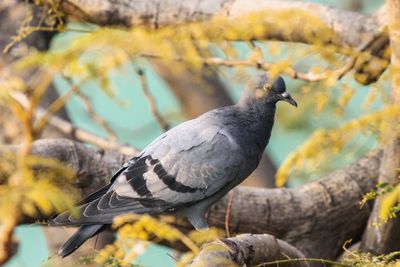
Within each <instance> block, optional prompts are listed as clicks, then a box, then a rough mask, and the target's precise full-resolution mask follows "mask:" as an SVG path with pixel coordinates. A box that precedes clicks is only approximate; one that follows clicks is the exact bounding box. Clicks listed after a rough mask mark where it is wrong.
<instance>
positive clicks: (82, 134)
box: [10, 92, 138, 155]
mask: <svg viewBox="0 0 400 267" xmlns="http://www.w3.org/2000/svg"><path fill="white" fill-rule="evenodd" d="M10 95H11V97H12V98H14V99H15V100H16V101H18V102H19V103H20V104H21V105H22V106H24V107H28V106H29V100H28V98H27V97H26V96H25V95H24V94H22V93H17V92H13V93H11V94H10ZM44 113H45V111H44V110H43V109H42V108H38V109H37V110H36V113H35V117H40V116H43V114H44ZM48 125H51V126H52V127H54V128H56V129H58V130H59V131H61V132H63V133H65V134H67V135H69V136H70V137H71V138H73V139H76V140H79V141H82V142H85V143H89V144H92V145H95V146H97V147H99V148H102V149H110V150H115V151H118V152H120V153H123V154H126V155H134V154H137V153H138V150H137V149H135V148H133V147H131V146H128V145H123V144H121V143H118V142H116V141H113V140H110V139H107V138H101V137H99V136H97V135H95V134H92V133H90V132H87V131H85V130H82V129H79V128H76V127H74V126H73V125H72V124H71V123H70V122H68V121H65V120H63V119H61V118H59V117H57V116H54V115H51V116H49V120H48Z"/></svg>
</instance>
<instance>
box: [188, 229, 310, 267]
mask: <svg viewBox="0 0 400 267" xmlns="http://www.w3.org/2000/svg"><path fill="white" fill-rule="evenodd" d="M301 258H304V255H303V254H302V253H301V252H300V251H298V250H297V249H296V248H295V247H293V246H291V245H289V244H288V243H286V242H285V241H282V240H279V239H276V238H275V237H273V236H271V235H267V234H264V235H251V234H243V235H238V236H236V237H233V238H227V239H223V240H221V241H214V242H211V243H208V244H206V245H204V246H203V247H202V249H201V251H200V253H199V254H198V255H197V256H196V257H195V258H194V259H193V261H192V262H191V264H190V265H189V266H191V267H200V266H219V267H224V266H226V267H228V266H233V265H236V264H237V265H238V266H255V265H258V264H262V263H266V262H272V261H276V260H281V259H282V260H283V259H301ZM272 266H280V267H307V266H308V264H307V263H306V262H301V261H299V262H296V261H294V262H291V263H286V264H282V263H280V264H279V265H278V264H275V265H272Z"/></svg>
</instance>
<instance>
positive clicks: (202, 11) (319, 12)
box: [43, 0, 384, 48]
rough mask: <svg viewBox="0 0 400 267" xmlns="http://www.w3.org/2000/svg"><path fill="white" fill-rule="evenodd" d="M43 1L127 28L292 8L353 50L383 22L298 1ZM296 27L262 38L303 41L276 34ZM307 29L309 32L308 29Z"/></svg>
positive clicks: (83, 18) (84, 17)
mask: <svg viewBox="0 0 400 267" xmlns="http://www.w3.org/2000/svg"><path fill="white" fill-rule="evenodd" d="M43 2H45V3H47V4H49V5H53V6H58V7H59V8H60V9H61V10H62V11H63V12H65V13H66V14H67V15H69V16H73V17H75V18H78V19H79V20H81V21H88V22H92V23H95V24H99V25H123V26H128V27H131V26H138V25H145V26H149V27H153V28H158V27H160V26H165V25H177V24H184V23H187V22H194V21H204V20H208V19H210V18H212V17H214V16H216V15H219V16H226V17H228V18H230V19H236V18H237V17H239V16H243V15H247V14H249V13H251V12H259V11H262V10H267V11H268V12H270V13H272V12H274V11H284V10H294V9H296V10H300V11H306V12H309V13H310V14H313V15H314V16H317V17H318V18H319V19H321V21H322V22H323V23H324V24H325V25H326V27H328V28H329V29H331V30H332V32H334V33H335V35H336V36H338V37H339V38H338V39H337V42H339V43H340V44H341V45H347V46H350V47H354V48H356V47H358V46H359V45H360V44H362V43H364V42H365V41H367V40H369V39H371V37H372V36H375V35H376V34H377V33H378V32H379V31H380V28H381V26H382V25H381V24H382V23H384V22H383V21H380V20H379V19H378V18H377V16H375V15H364V14H360V13H357V12H352V11H347V10H342V9H338V8H334V7H328V6H325V5H320V4H313V3H305V2H300V1H283V0H279V1H277V0H257V1H251V2H248V1H246V0H212V1H204V0H195V1H164V0H155V1H147V0H136V1H131V0H119V1H111V0H63V1H61V0H56V1H54V0H44V1H43ZM298 26H299V25H297V24H296V25H288V24H282V27H285V29H283V28H282V29H281V31H279V30H277V31H275V33H274V34H272V35H269V36H266V39H277V40H282V41H291V42H303V41H304V39H305V38H304V36H301V35H299V34H298V32H299V31H297V34H293V35H292V36H284V35H282V34H281V33H280V32H283V31H287V29H288V28H297V27H298ZM310 30H311V31H312V29H310ZM316 32H317V31H316ZM293 37H294V38H293ZM286 38H288V39H286ZM289 38H290V39H289ZM285 39H286V40H285ZM332 41H333V40H332ZM334 42H336V41H334Z"/></svg>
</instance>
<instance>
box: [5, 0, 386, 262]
mask: <svg viewBox="0 0 400 267" xmlns="http://www.w3.org/2000/svg"><path fill="white" fill-rule="evenodd" d="M310 2H318V3H328V4H330V5H336V6H342V7H346V6H348V2H349V1H345V0H342V1H333V0H331V1H323V0H315V1H310ZM361 2H362V3H363V11H364V12H370V11H372V10H375V9H376V8H377V7H379V6H380V5H381V4H382V3H383V1H374V0H369V1H361ZM79 34H82V33H76V32H66V33H63V34H59V35H58V36H57V37H56V38H55V39H54V41H53V44H52V49H62V48H63V47H64V46H65V44H66V43H68V42H70V41H71V40H73V39H74V38H76V37H77V36H78V35H79ZM238 46H240V44H238ZM241 52H242V53H243V54H246V52H247V51H246V48H245V47H242V48H241ZM145 73H146V76H147V78H148V82H149V88H150V90H151V93H152V95H153V96H155V97H156V102H157V107H158V109H159V110H160V112H161V114H162V116H163V117H164V118H165V119H166V120H167V121H168V122H169V123H170V124H172V125H175V124H177V123H179V122H181V121H183V120H184V119H185V118H184V116H183V115H182V114H181V110H180V105H179V102H178V101H177V100H176V99H175V97H174V96H173V94H172V93H171V92H170V90H169V89H168V86H167V85H166V83H165V82H164V81H163V80H162V79H161V78H160V77H159V76H157V75H156V74H155V73H154V71H153V70H152V69H151V68H149V67H146V69H145ZM224 73H225V75H224V78H223V79H224V82H225V83H226V84H227V85H229V87H230V88H231V90H230V93H231V95H232V96H233V98H235V99H237V98H238V97H239V95H240V92H241V88H242V87H243V85H242V84H239V83H236V82H232V80H234V79H233V78H232V72H231V71H229V70H226V71H225V72H224ZM110 78H111V81H112V88H113V92H114V96H113V97H110V96H109V95H107V94H105V93H104V92H103V91H101V90H98V86H99V85H98V83H96V82H91V83H89V84H87V85H85V86H84V89H83V91H84V93H85V94H87V95H88V96H89V97H90V99H91V101H92V103H93V106H94V108H95V110H96V112H97V113H98V114H99V115H101V116H102V117H103V118H104V119H106V120H107V121H108V122H109V124H110V125H111V126H112V128H113V129H114V130H115V132H116V133H117V134H118V137H119V139H120V140H121V141H122V142H126V143H129V144H131V145H133V146H135V147H137V148H143V147H144V146H145V145H146V144H148V143H149V142H150V141H152V140H153V139H154V138H155V137H157V136H158V135H159V134H160V133H161V132H162V131H161V129H160V128H159V126H158V125H157V123H156V122H155V121H154V118H153V117H152V115H151V114H150V112H149V108H148V104H147V101H146V99H145V98H144V96H143V95H142V92H141V90H140V83H139V80H138V77H137V75H136V73H135V71H134V69H133V66H132V65H128V64H127V65H125V66H124V67H123V68H121V69H120V70H118V71H115V72H113V73H112V74H111V77H110ZM285 80H286V81H287V87H288V88H289V91H291V92H293V90H292V89H291V88H296V87H297V86H298V85H299V82H294V81H291V80H290V79H288V78H287V77H285ZM344 82H348V83H353V82H352V81H351V79H349V80H346V78H345V80H344ZM56 86H57V89H58V90H59V91H60V92H63V91H65V90H66V89H67V88H69V86H68V84H67V83H66V82H65V81H64V80H63V79H62V78H58V79H57V80H56ZM352 87H353V88H355V87H357V88H358V89H359V90H358V91H357V94H356V96H355V97H354V98H353V100H352V101H351V104H350V105H349V106H348V107H347V109H346V112H345V119H350V118H353V117H358V116H359V115H360V112H362V111H361V110H360V108H359V103H360V102H362V101H363V100H364V99H365V96H366V94H367V93H368V90H367V88H365V87H361V86H359V85H355V84H353V85H352ZM293 94H294V95H295V96H296V95H298V94H296V92H293ZM297 100H298V102H299V103H300V105H301V101H302V99H301V98H298V99H297ZM377 106H379V103H378V104H377ZM278 109H279V110H280V112H281V113H282V112H284V113H286V112H289V113H290V112H293V110H292V109H291V107H289V106H286V105H279V107H278ZM67 111H68V114H69V116H70V118H71V120H72V122H73V123H74V125H76V126H77V127H80V128H83V129H86V130H88V131H90V132H93V133H95V134H97V135H100V136H106V133H105V132H104V131H103V130H102V129H101V128H100V127H99V126H98V125H96V124H95V123H94V122H93V121H92V120H91V119H90V117H89V115H88V114H87V112H86V110H85V108H84V106H83V105H82V103H81V102H80V100H79V99H78V98H76V97H74V98H72V99H71V101H69V102H68V104H67ZM310 115H312V114H310ZM340 122H341V121H339V120H338V119H337V118H334V117H332V116H331V115H330V114H329V113H328V114H324V113H323V114H321V115H319V116H310V118H308V119H307V125H306V127H298V128H294V129H289V130H288V127H287V125H286V126H285V125H284V124H283V123H280V122H279V121H278V122H277V123H276V126H275V128H274V131H273V134H272V139H271V140H272V141H271V143H270V144H269V146H268V149H267V152H268V153H269V155H270V156H271V158H272V159H273V160H274V162H275V163H276V164H277V165H279V164H280V163H281V162H282V160H283V159H284V158H285V157H286V156H287V155H288V153H289V152H290V151H291V150H293V149H294V148H295V147H297V146H298V145H299V144H301V143H302V142H303V141H304V140H305V139H306V138H307V137H308V136H309V134H310V133H311V132H312V131H313V130H314V129H315V128H317V127H322V126H328V125H329V126H332V125H337V124H338V123H340ZM370 145H371V142H369V143H367V144H366V146H365V147H364V149H368V147H370ZM17 237H18V238H19V240H20V249H19V251H18V254H17V255H16V256H15V257H14V258H13V259H12V260H11V261H10V262H9V263H7V264H6V266H7V267H25V266H26V267H35V266H40V265H41V264H42V263H44V262H45V261H46V259H47V258H48V256H49V253H48V248H47V244H46V240H45V238H44V236H43V233H42V231H41V227H40V226H35V225H29V226H21V227H18V229H17ZM167 253H171V254H172V252H171V251H169V250H165V249H164V248H161V247H159V246H152V247H151V249H150V250H149V251H148V253H146V254H145V255H144V256H142V257H141V258H140V259H139V261H138V263H139V264H142V265H145V266H173V264H174V260H173V259H172V258H171V256H169V255H167Z"/></svg>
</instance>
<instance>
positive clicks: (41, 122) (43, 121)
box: [35, 78, 83, 135]
mask: <svg viewBox="0 0 400 267" xmlns="http://www.w3.org/2000/svg"><path fill="white" fill-rule="evenodd" d="M66 80H67V81H68V82H69V84H70V86H71V87H70V89H69V90H68V92H67V93H65V94H64V95H62V96H60V97H58V98H57V99H56V100H55V101H54V102H53V103H51V105H50V106H49V107H48V108H47V110H46V111H45V112H44V115H43V116H42V117H40V118H39V119H38V121H37V123H36V125H35V133H36V134H37V135H40V133H41V132H42V131H43V129H44V128H45V127H46V125H47V122H48V120H49V119H50V117H51V116H53V115H54V114H55V113H56V112H57V111H59V110H60V109H61V108H63V107H64V106H65V103H66V102H67V101H68V100H69V99H70V98H71V97H72V96H73V95H74V94H75V93H77V92H79V90H80V86H79V84H73V83H72V81H71V79H68V78H66ZM82 82H83V81H82ZM82 82H80V83H82Z"/></svg>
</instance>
